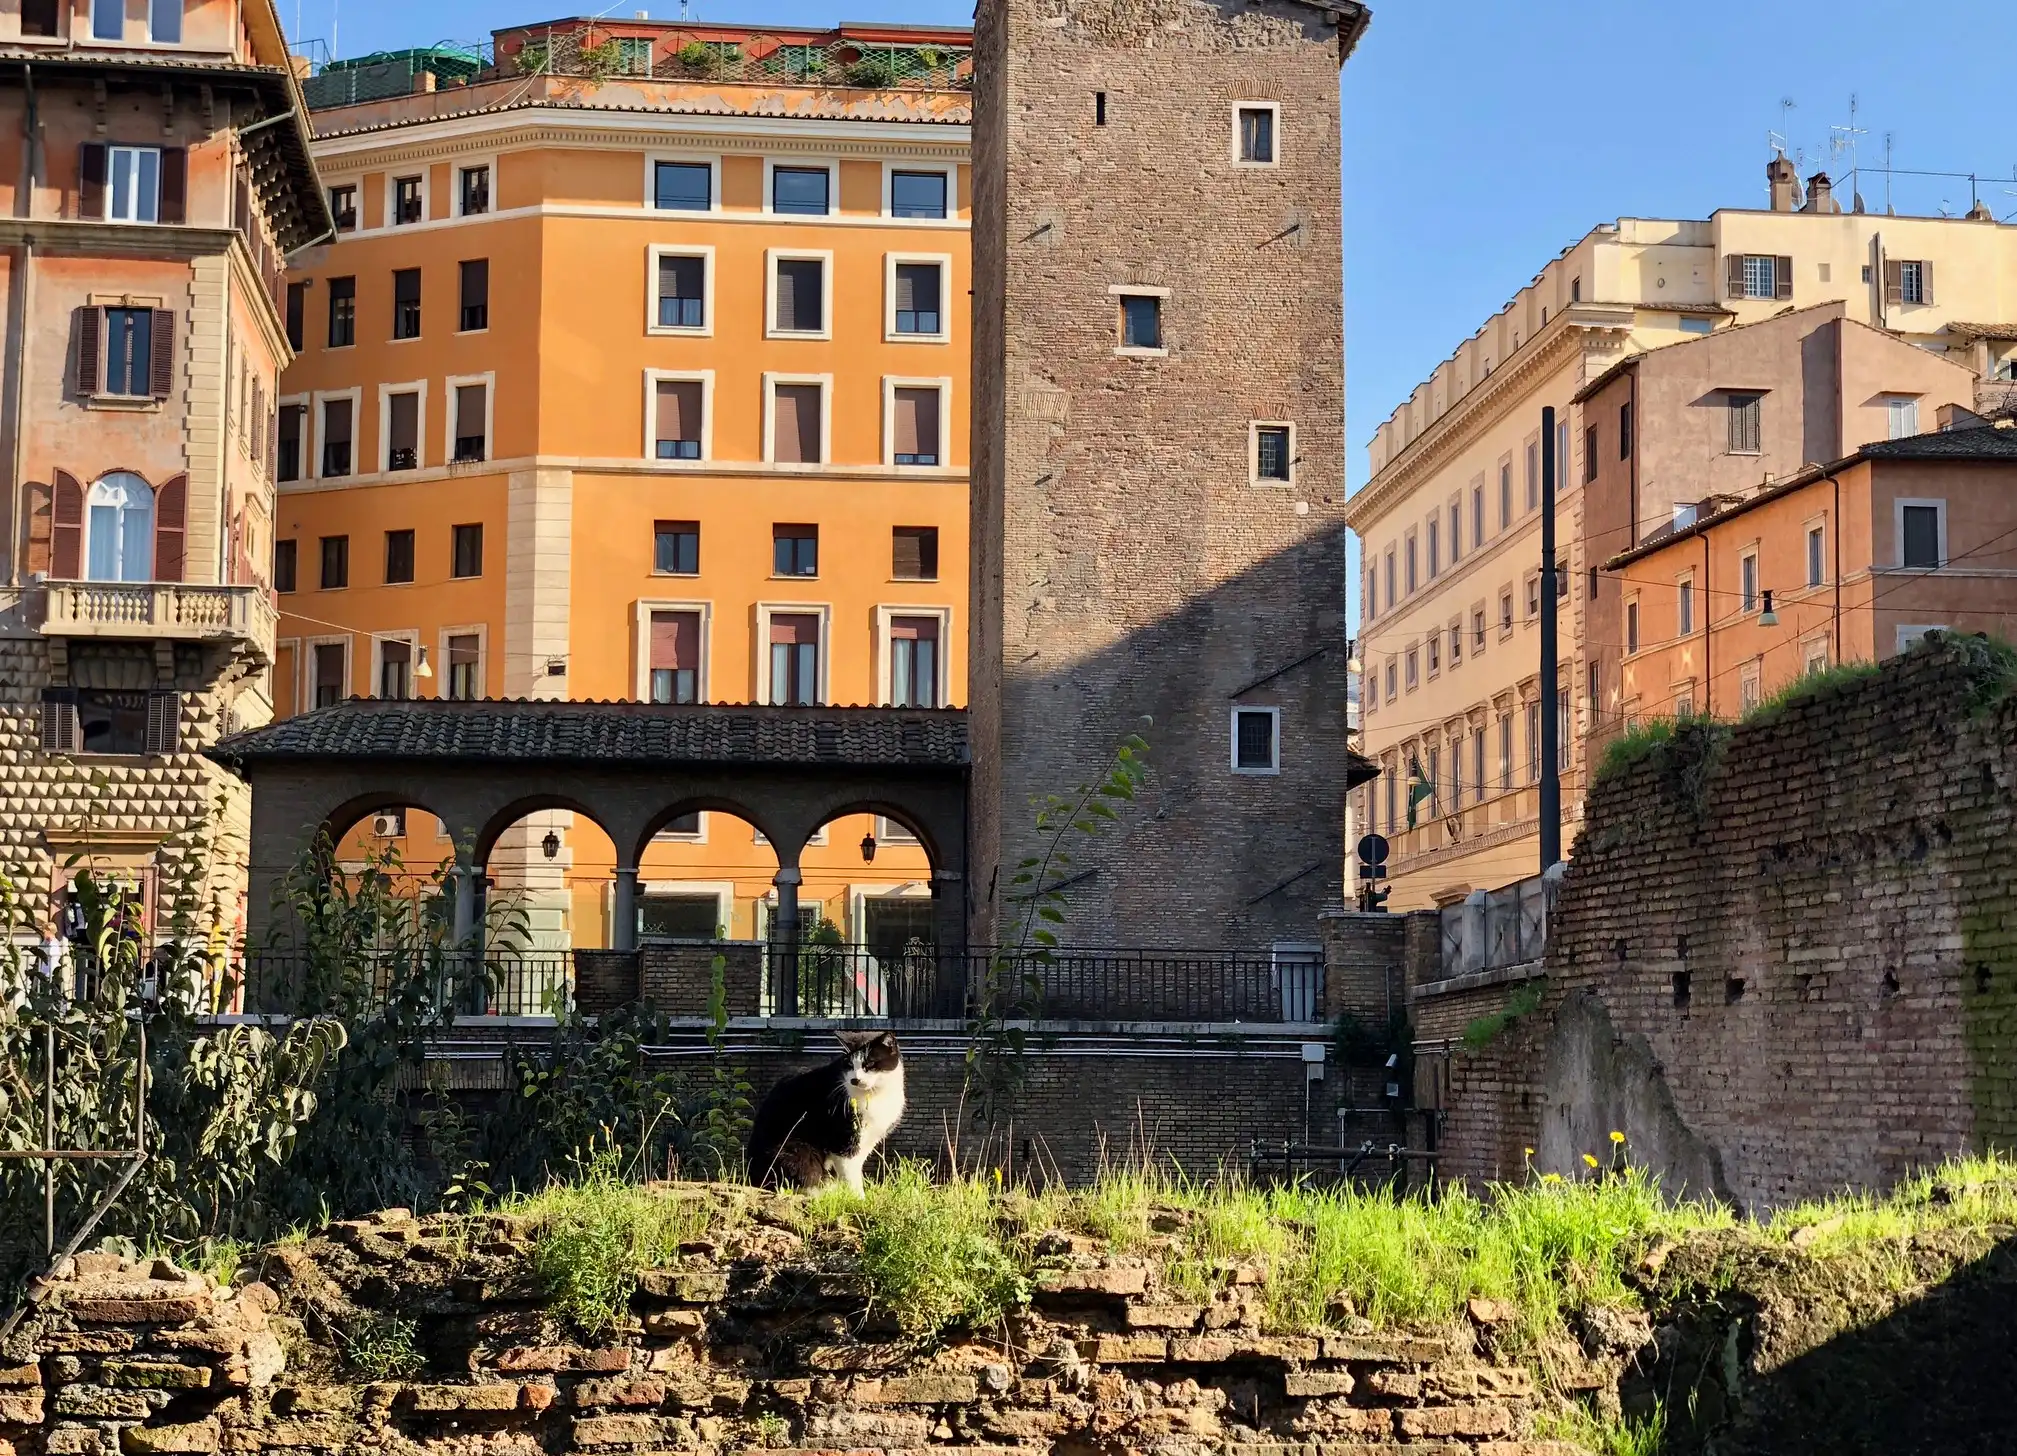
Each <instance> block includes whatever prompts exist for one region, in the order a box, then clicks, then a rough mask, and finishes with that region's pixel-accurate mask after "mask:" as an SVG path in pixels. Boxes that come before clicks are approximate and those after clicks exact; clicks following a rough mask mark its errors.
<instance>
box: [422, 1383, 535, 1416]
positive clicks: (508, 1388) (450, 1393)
mask: <svg viewBox="0 0 2017 1456" xmlns="http://www.w3.org/2000/svg"><path fill="white" fill-rule="evenodd" d="M408 1396H409V1398H410V1400H411V1403H412V1406H411V1408H412V1410H413V1411H414V1413H415V1414H416V1415H454V1414H459V1413H462V1412H465V1411H509V1410H517V1409H518V1404H519V1387H518V1386H517V1385H516V1384H515V1383H512V1382H505V1381H501V1382H497V1383H494V1384H488V1385H416V1386H413V1387H412V1388H411V1389H410V1390H409V1391H408Z"/></svg>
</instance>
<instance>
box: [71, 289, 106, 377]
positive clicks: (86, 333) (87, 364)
mask: <svg viewBox="0 0 2017 1456" xmlns="http://www.w3.org/2000/svg"><path fill="white" fill-rule="evenodd" d="M104 333H105V311H104V310H103V309H99V308H90V307H86V308H80V309H78V310H77V377H76V378H75V380H73V381H72V388H73V389H74V390H75V391H76V392H77V393H78V394H81V395H83V396H85V397H86V398H89V397H90V396H92V395H94V394H96V393H98V390H99V388H100V386H101V384H102V380H103V376H102V374H101V372H100V371H101V369H102V368H103V364H102V360H101V357H100V356H101V354H102V353H103V343H102V340H103V338H104Z"/></svg>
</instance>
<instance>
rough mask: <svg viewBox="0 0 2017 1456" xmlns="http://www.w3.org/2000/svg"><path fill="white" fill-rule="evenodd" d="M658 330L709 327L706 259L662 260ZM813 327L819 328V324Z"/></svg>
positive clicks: (674, 257)
mask: <svg viewBox="0 0 2017 1456" xmlns="http://www.w3.org/2000/svg"><path fill="white" fill-rule="evenodd" d="M780 266H783V265H780ZM780 313H782V295H780ZM658 326H659V327H660V328H663V329H699V328H705V327H706V326H707V260H706V259H705V258H699V257H694V256H690V255H681V254H670V253H668V254H662V255H661V256H660V257H659V260H658ZM779 327H780V328H782V327H784V325H783V324H780V325H779ZM813 327H814V328H817V327H818V323H817V321H815V322H814V324H813Z"/></svg>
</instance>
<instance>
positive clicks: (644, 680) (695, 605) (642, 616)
mask: <svg viewBox="0 0 2017 1456" xmlns="http://www.w3.org/2000/svg"><path fill="white" fill-rule="evenodd" d="M653 612H698V613H700V666H699V668H698V669H697V670H696V671H695V673H694V685H693V691H694V697H695V701H697V702H702V703H705V702H707V701H709V698H708V686H709V683H710V682H711V681H712V680H713V677H714V672H713V668H714V603H713V602H712V601H710V600H704V599H700V598H694V597H639V598H638V599H637V601H636V603H635V604H634V605H633V606H632V608H631V638H630V641H631V646H630V653H631V694H632V696H634V697H635V698H636V699H637V701H638V702H640V703H648V702H650V701H651V614H652V613H653ZM765 635H766V636H768V628H766V631H765ZM766 645H768V643H766ZM765 656H766V657H768V656H769V654H768V653H766V654H765Z"/></svg>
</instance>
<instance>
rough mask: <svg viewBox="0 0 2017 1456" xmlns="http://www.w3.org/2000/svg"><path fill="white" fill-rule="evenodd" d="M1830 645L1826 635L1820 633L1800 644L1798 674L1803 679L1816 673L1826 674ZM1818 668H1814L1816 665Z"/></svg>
mask: <svg viewBox="0 0 2017 1456" xmlns="http://www.w3.org/2000/svg"><path fill="white" fill-rule="evenodd" d="M1829 649H1830V643H1829V641H1828V634H1827V633H1826V632H1822V633H1820V634H1819V635H1817V636H1813V637H1809V638H1807V639H1806V640H1804V641H1803V642H1801V644H1800V674H1801V676H1803V677H1805V676H1807V675H1809V674H1811V673H1814V672H1816V671H1819V672H1826V671H1827V670H1828V665H1829V657H1830V650H1829ZM1817 661H1818V663H1819V666H1818V667H1817V666H1816V663H1817Z"/></svg>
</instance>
